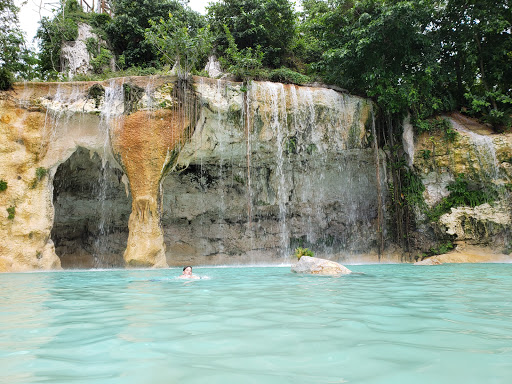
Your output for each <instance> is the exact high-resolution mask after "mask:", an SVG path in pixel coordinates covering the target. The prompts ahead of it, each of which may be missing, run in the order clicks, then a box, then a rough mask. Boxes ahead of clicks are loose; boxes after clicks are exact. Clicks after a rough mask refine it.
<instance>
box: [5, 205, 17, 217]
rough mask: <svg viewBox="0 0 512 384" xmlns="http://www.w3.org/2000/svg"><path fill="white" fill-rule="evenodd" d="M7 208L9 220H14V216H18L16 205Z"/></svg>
mask: <svg viewBox="0 0 512 384" xmlns="http://www.w3.org/2000/svg"><path fill="white" fill-rule="evenodd" d="M6 209H7V213H8V216H7V218H8V219H9V220H14V216H16V206H14V205H11V206H10V207H9V208H6Z"/></svg>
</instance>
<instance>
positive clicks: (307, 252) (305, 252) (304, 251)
mask: <svg viewBox="0 0 512 384" xmlns="http://www.w3.org/2000/svg"><path fill="white" fill-rule="evenodd" d="M294 256H295V257H296V258H297V260H300V258H301V257H302V256H310V257H313V256H315V253H314V252H313V251H312V250H311V249H309V248H302V247H298V248H295V252H294Z"/></svg>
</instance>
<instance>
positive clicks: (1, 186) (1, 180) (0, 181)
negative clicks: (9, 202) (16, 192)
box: [0, 179, 7, 192]
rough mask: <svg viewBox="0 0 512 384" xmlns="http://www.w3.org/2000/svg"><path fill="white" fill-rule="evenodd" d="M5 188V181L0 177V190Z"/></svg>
mask: <svg viewBox="0 0 512 384" xmlns="http://www.w3.org/2000/svg"><path fill="white" fill-rule="evenodd" d="M6 189H7V181H5V180H4V179H0V192H3V191H5V190H6Z"/></svg>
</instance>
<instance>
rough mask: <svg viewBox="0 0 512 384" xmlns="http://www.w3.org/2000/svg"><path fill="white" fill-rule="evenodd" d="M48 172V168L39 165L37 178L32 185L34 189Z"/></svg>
mask: <svg viewBox="0 0 512 384" xmlns="http://www.w3.org/2000/svg"><path fill="white" fill-rule="evenodd" d="M47 174H48V170H47V169H46V168H43V167H39V168H36V178H35V179H34V181H33V182H32V185H31V186H30V187H31V188H32V189H34V188H35V187H37V184H39V182H40V181H41V180H43V178H44V177H45V176H46V175H47Z"/></svg>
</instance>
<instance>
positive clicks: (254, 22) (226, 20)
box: [207, 0, 296, 68]
mask: <svg viewBox="0 0 512 384" xmlns="http://www.w3.org/2000/svg"><path fill="white" fill-rule="evenodd" d="M207 19H208V22H209V23H210V25H211V28H212V31H213V33H214V34H215V37H216V39H215V49H216V52H217V54H219V55H220V56H225V55H227V56H230V55H232V53H229V52H228V50H229V49H230V48H232V46H233V43H234V44H235V45H236V46H237V47H238V49H239V50H240V52H245V53H248V52H250V51H252V52H253V53H254V54H255V55H256V57H258V58H259V57H261V59H262V64H263V65H264V66H266V67H269V68H279V67H280V66H282V65H284V64H286V61H287V55H288V54H289V51H290V48H291V46H290V45H291V43H292V41H293V39H294V37H295V34H296V29H295V23H296V16H295V14H294V11H293V5H292V2H291V1H289V0H221V1H217V2H215V3H213V2H212V3H210V5H209V7H208V15H207ZM226 31H230V32H229V34H231V37H232V38H233V42H230V39H231V37H230V36H229V35H228V32H226ZM256 52H258V53H256ZM260 54H261V56H260Z"/></svg>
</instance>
